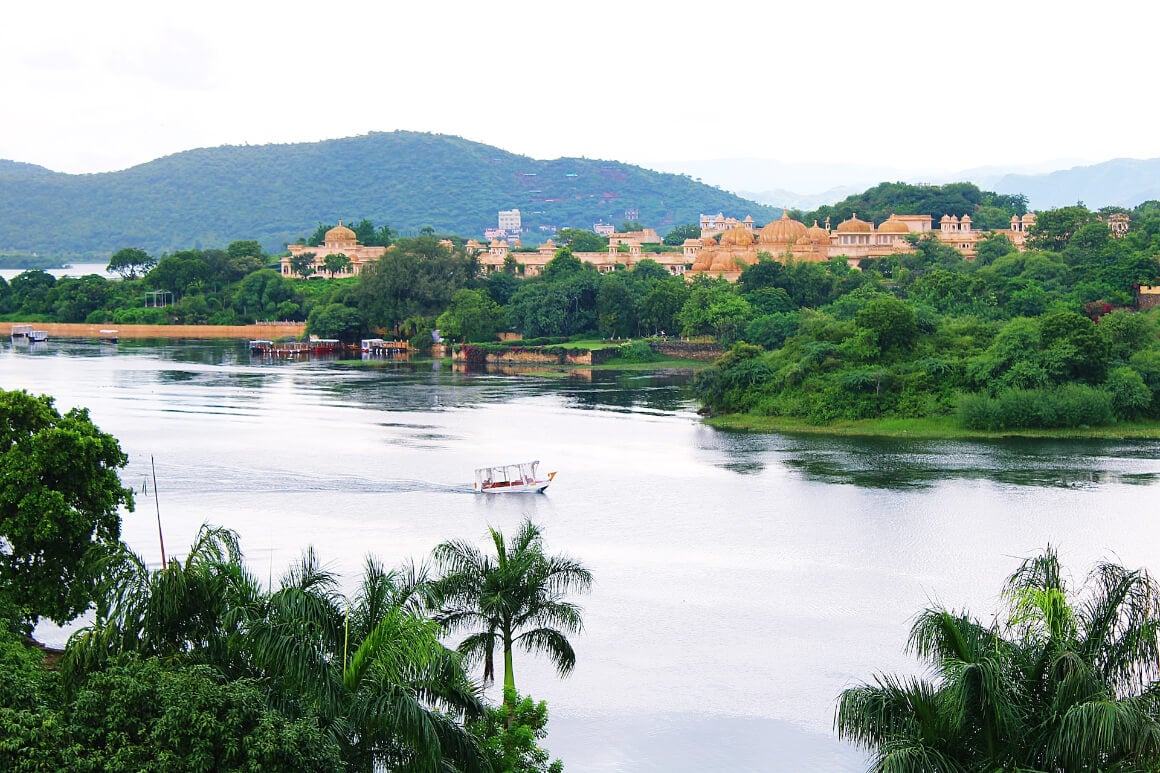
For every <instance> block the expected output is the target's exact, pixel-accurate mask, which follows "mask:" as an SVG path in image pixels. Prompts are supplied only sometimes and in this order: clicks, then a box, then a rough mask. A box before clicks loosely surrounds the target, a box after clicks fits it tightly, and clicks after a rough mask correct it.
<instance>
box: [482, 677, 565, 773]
mask: <svg viewBox="0 0 1160 773" xmlns="http://www.w3.org/2000/svg"><path fill="white" fill-rule="evenodd" d="M547 727H548V704H547V703H545V702H544V701H540V702H539V703H536V702H535V701H533V700H532V699H531V698H530V697H527V696H520V695H516V694H512V695H505V696H504V702H503V704H501V705H500V706H494V707H488V709H487V710H486V711H485V713H484V715H483V718H482V719H479V720H476V721H474V722H472V723H470V724H469V725H468V730H469V731H470V732H471V734H472V735H473V736H475V738H476V739H477V740H478V742H479V744H480V746H481V747H482V748H483V750H484V752H485V753H486V754H487V759H488V762H490V763H491V769H492V770H493V771H495V773H562V771H563V770H564V764H563V763H562V762H560V760H555V761H553V762H549V759H550V757H549V756H548V752H547V751H546V750H545V749H543V748H541V747H540V745H539V741H541V740H543V739H544V738H547V736H548V730H547Z"/></svg>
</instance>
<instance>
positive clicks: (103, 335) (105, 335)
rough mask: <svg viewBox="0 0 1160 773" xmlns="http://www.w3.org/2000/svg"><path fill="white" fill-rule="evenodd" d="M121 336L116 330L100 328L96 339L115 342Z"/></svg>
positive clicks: (108, 342)
mask: <svg viewBox="0 0 1160 773" xmlns="http://www.w3.org/2000/svg"><path fill="white" fill-rule="evenodd" d="M120 338H121V334H120V333H118V332H117V331H116V330H109V329H106V330H100V331H98V333H97V340H98V341H100V342H101V343H103V344H115V343H117V342H118V341H119V340H120Z"/></svg>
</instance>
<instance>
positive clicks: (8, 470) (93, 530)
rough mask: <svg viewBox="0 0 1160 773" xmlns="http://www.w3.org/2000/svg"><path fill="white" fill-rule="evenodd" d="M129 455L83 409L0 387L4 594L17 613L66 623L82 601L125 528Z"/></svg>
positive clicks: (0, 590)
mask: <svg viewBox="0 0 1160 773" xmlns="http://www.w3.org/2000/svg"><path fill="white" fill-rule="evenodd" d="M127 461H128V458H127V457H126V456H125V454H124V453H123V452H122V451H121V447H120V445H119V444H118V443H117V440H116V439H115V438H113V437H112V436H110V435H107V434H105V433H103V432H101V431H100V430H99V429H98V428H97V427H96V426H95V425H94V424H93V423H92V421H91V420H90V419H89V414H88V411H87V410H85V409H83V408H73V409H72V410H70V411H68V412H67V413H65V414H63V415H62V414H60V413H59V412H57V410H56V408H55V407H54V406H53V400H52V398H50V397H47V396H41V397H34V396H32V395H30V394H28V393H27V392H23V391H15V392H9V391H0V595H3V596H5V597H7V598H9V599H11V600H13V601H14V602H15V603H16V604H17V605H18V607H19V608H20V610H21V615H22V617H23V619H24V620H25V621H26V622H28V623H30V624H35V623H36V621H37V620H38V619H39V618H41V617H47V618H48V619H50V620H53V621H55V622H57V623H60V624H63V623H66V622H68V621H70V620H73V619H74V618H76V617H77V616H78V615H80V614H81V613H83V612H84V611H85V610H86V609H88V607H89V604H90V603H91V602H92V600H93V590H94V583H95V582H96V576H97V566H98V565H99V563H100V560H101V559H102V557H103V556H104V555H105V553H106V552H107V550H108V549H110V548H111V547H112V546H114V545H115V544H116V543H117V540H118V539H119V537H120V534H121V514H120V508H121V507H126V508H128V509H132V507H133V494H132V492H131V491H130V490H129V489H127V488H124V487H123V486H122V485H121V481H120V478H119V477H118V470H120V469H121V468H123V467H124V466H125V464H126V463H127Z"/></svg>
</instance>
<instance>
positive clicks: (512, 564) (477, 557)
mask: <svg viewBox="0 0 1160 773" xmlns="http://www.w3.org/2000/svg"><path fill="white" fill-rule="evenodd" d="M488 532H489V534H490V535H491V540H492V544H493V546H494V548H495V554H494V556H493V555H485V554H484V553H483V552H482V551H480V550H479V548H477V547H476V546H475V545H473V544H471V543H469V542H466V541H463V540H453V541H450V542H444V543H441V544H440V545H438V546H437V547H436V548H435V551H434V558H435V563H436V565H437V567H438V568H439V570H440V571H441V572H442V577H441V578H440V579H438V580H436V581H435V582H434V584H433V590H434V593H435V599H436V603H437V605H438V607H439V609H440V614H439V620H440V622H441V623H442V624H443V626H444V628H446V630H447V631H449V632H452V633H453V632H456V631H460V630H468V631H470V634H469V635H468V636H467V638H466V639H464V640H463V641H462V642H461V643H460V645H459V651H460V652H462V653H463V654H464V655H465V656H466V657H467V658H468V660H469V661H472V662H478V661H481V660H482V662H483V681H484V683H485V684H488V683H490V682H492V681H493V680H494V679H495V650H496V648H497V647H498V648H499V649H500V650H501V651H502V654H503V686H504V700H505V702H507V701H509V700H511V699H512V697H513V696H514V695H515V694H516V692H515V690H516V685H515V670H514V667H513V663H512V651H513V650H514V649H515V648H516V647H519V648H521V649H523V650H524V651H525V652H529V653H538V654H543V655H547V656H548V658H550V659H551V660H552V662H553V663H554V664H555V666H556V670H557V672H558V673H559V674H560V676H567V675H568V674H569V673H571V672H572V669H573V667H574V666H575V665H576V653H575V651H574V650H573V649H572V645H571V643H570V642H569V641H568V638H567V635H566V634H569V633H579V632H580V630H581V628H582V622H581V617H580V608H579V607H577V606H576V605H575V604H573V603H572V602H570V601H567V600H566V596H567V594H568V593H570V592H572V591H576V592H586V591H587V590H588V589H589V588H590V587H591V586H592V574H591V573H590V572H589V571H588V570H587V569H586V568H585V567H584V566H583V564H581V563H579V562H578V561H576V560H574V559H571V558H568V557H567V556H549V555H547V554H545V553H544V546H543V536H542V533H541V532H540V529H539V528H538V527H537V526H535V525H534V524H533V523H532V522H531V521H530V520H525V521H524V522H523V524H522V525H521V526H520V529H519V532H517V534H516V536H515V539H514V540H512V542H511V544H510V545H508V543H507V540H506V539H505V538H504V535H503V534H502V533H501V532H499V531H498V530H496V529H488ZM508 705H509V706H510V704H508Z"/></svg>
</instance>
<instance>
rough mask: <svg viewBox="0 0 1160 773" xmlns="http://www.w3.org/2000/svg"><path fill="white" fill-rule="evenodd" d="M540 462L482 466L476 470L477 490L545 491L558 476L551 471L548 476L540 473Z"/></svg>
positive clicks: (498, 491)
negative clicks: (542, 475) (543, 476)
mask: <svg viewBox="0 0 1160 773" xmlns="http://www.w3.org/2000/svg"><path fill="white" fill-rule="evenodd" d="M539 466H540V463H539V462H538V461H537V462H519V463H516V464H500V465H496V466H495V467H480V468H479V469H478V470H476V471H475V491H476V493H479V494H526V493H533V492H536V491H543V490H544V489H546V488H547V487H548V484H549V483H551V482H552V480H553V479H554V478H555V477H556V473H555V472H549V473H548V476H547V477H546V478H541V477H540V473H539V470H538V468H539Z"/></svg>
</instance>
